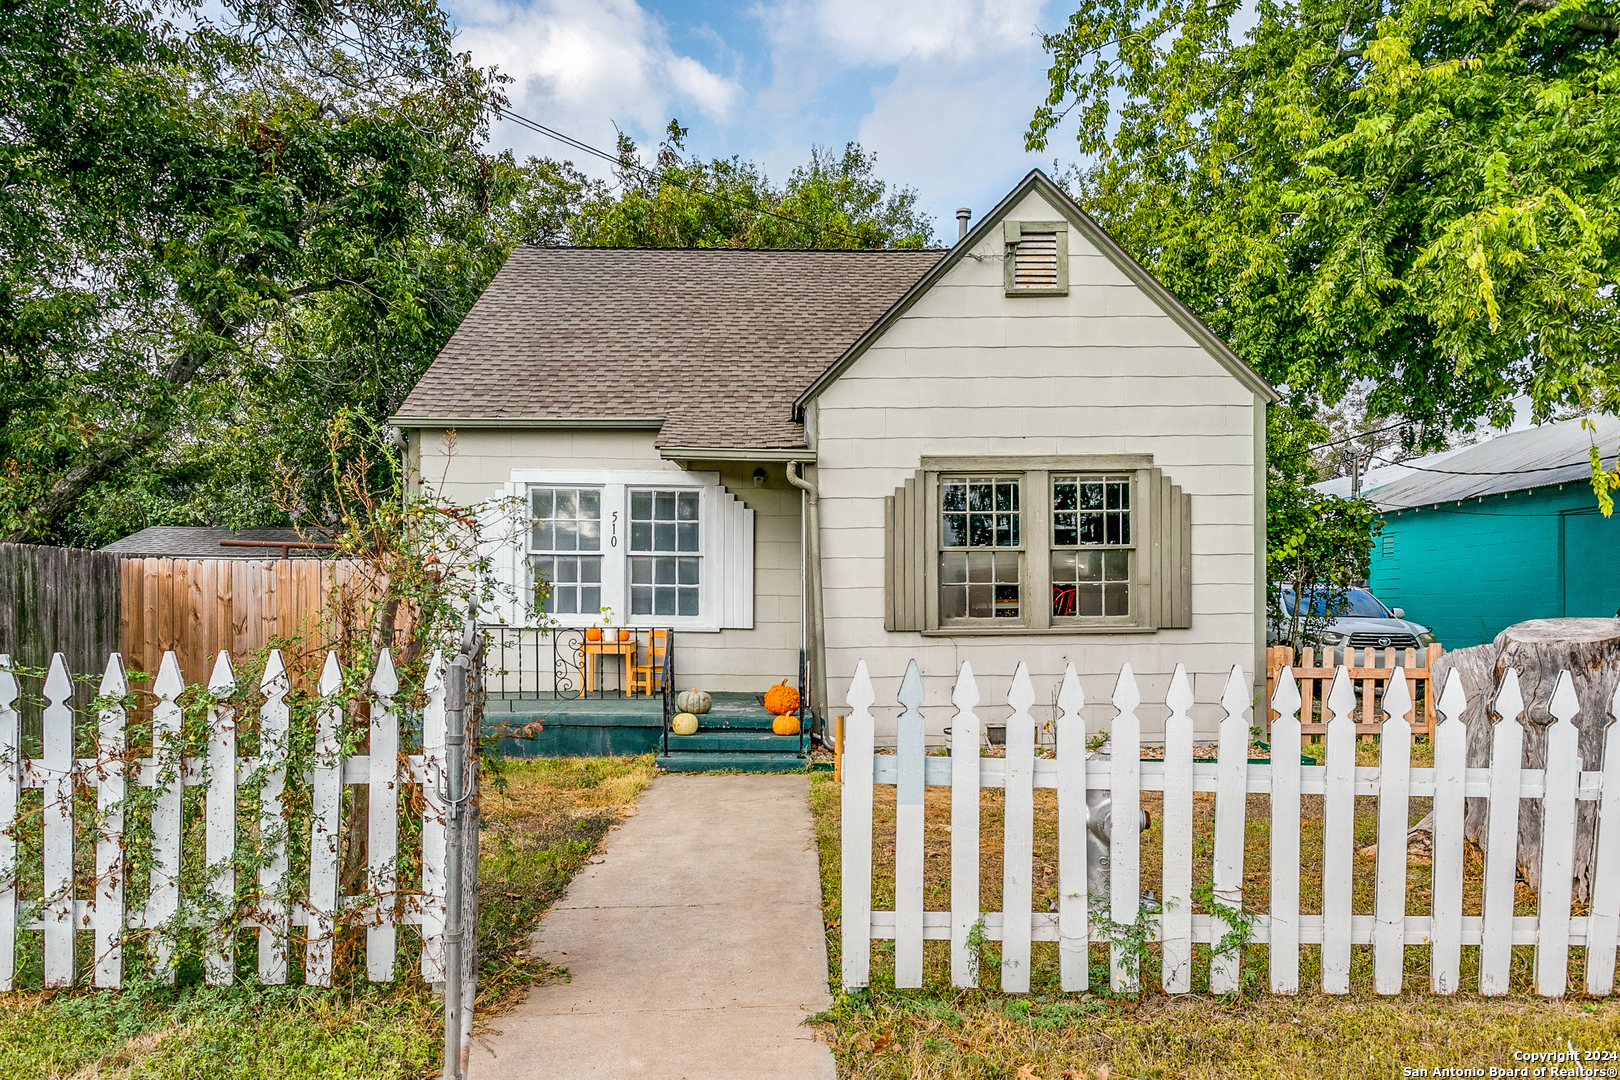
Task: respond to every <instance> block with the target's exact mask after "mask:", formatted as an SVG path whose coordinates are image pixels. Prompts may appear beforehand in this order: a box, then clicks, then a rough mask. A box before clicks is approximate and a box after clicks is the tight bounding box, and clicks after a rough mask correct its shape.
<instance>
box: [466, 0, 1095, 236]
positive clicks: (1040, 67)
mask: <svg viewBox="0 0 1620 1080" xmlns="http://www.w3.org/2000/svg"><path fill="white" fill-rule="evenodd" d="M449 10H450V12H451V16H452V18H453V19H454V21H455V23H456V25H457V27H458V28H459V32H460V36H459V38H458V43H457V47H458V48H460V49H464V50H466V51H469V52H471V53H472V56H473V60H474V62H475V63H478V64H483V65H491V64H493V65H496V66H498V67H499V68H500V69H501V70H502V71H504V72H506V73H507V74H508V75H510V76H512V77H513V78H514V79H515V80H516V82H515V83H514V84H513V85H512V86H511V87H510V89H509V92H510V95H511V98H512V103H513V106H514V108H515V109H516V110H517V111H518V112H520V113H522V114H524V115H525V116H529V117H531V118H533V119H535V120H538V121H540V122H541V123H544V124H547V125H549V126H551V127H555V128H557V129H559V130H561V131H564V132H566V133H568V134H570V135H572V136H574V137H576V138H579V139H582V140H584V141H585V142H588V143H591V144H593V145H596V146H600V147H603V148H608V149H610V148H611V147H612V145H613V140H614V127H615V125H617V126H618V127H619V128H620V129H622V130H624V131H626V132H627V133H629V134H630V135H631V136H632V137H634V138H636V140H637V141H638V142H639V143H641V144H642V145H643V146H649V145H651V144H652V143H654V142H656V141H657V139H658V136H659V134H660V133H661V132H662V130H663V127H664V125H665V123H667V122H668V120H669V118H670V117H672V116H674V117H679V118H680V120H681V123H682V124H684V125H686V126H687V127H689V128H690V129H691V135H690V136H689V139H688V144H687V145H688V149H689V150H691V151H694V152H696V153H699V154H702V155H704V156H729V155H731V154H740V155H742V156H743V157H744V158H748V159H752V160H753V161H756V162H758V163H759V164H760V165H761V166H763V167H764V168H765V170H766V172H767V173H768V174H769V175H770V176H771V178H772V179H773V180H778V181H780V180H781V179H782V178H784V177H785V176H786V174H787V173H788V171H789V170H790V169H791V168H792V167H793V166H794V165H796V164H799V163H800V162H802V161H804V160H805V159H807V158H808V157H809V152H810V147H811V146H812V145H821V146H831V147H834V148H839V147H842V146H843V145H844V144H845V143H846V142H850V141H852V140H853V141H857V142H859V143H861V144H862V146H864V147H865V148H866V149H867V150H870V151H874V152H876V154H877V155H878V164H877V168H878V173H879V175H881V176H882V177H883V178H884V179H886V180H888V181H890V182H891V183H894V184H903V185H909V186H911V187H914V188H916V189H917V192H918V195H919V201H920V203H921V205H922V207H923V209H924V210H925V211H926V212H927V213H929V214H931V215H932V216H933V217H934V227H935V233H936V236H937V237H938V238H940V239H942V240H945V241H947V242H948V241H949V240H951V239H954V238H955V232H956V221H955V210H956V207H958V206H969V207H972V208H973V209H974V211H975V213H976V214H977V213H982V212H983V211H985V210H988V209H989V208H990V207H991V206H993V205H994V204H995V203H996V202H997V201H998V200H999V199H1000V197H1001V196H1002V195H1004V194H1005V193H1006V191H1007V190H1008V189H1009V188H1011V187H1012V185H1013V184H1015V183H1016V182H1017V181H1018V179H1019V178H1020V177H1021V176H1023V175H1024V173H1026V172H1027V171H1028V170H1029V169H1030V168H1031V167H1033V166H1036V165H1040V166H1043V167H1046V168H1048V169H1050V168H1051V166H1052V160H1053V158H1054V157H1058V158H1061V159H1064V160H1068V159H1070V158H1072V157H1073V154H1072V153H1071V152H1070V150H1069V145H1068V142H1069V140H1068V138H1067V137H1066V138H1064V139H1062V140H1055V141H1054V144H1053V146H1052V147H1051V148H1050V150H1049V151H1048V152H1047V153H1045V154H1041V155H1033V154H1027V153H1025V152H1024V150H1023V133H1024V129H1025V127H1026V125H1027V124H1028V122H1029V116H1030V114H1031V112H1033V110H1034V108H1035V106H1036V105H1037V104H1038V103H1039V102H1040V101H1041V99H1042V98H1043V96H1044V94H1045V72H1046V64H1047V61H1046V56H1045V53H1044V52H1043V51H1042V49H1041V47H1040V41H1039V37H1038V35H1039V33H1040V32H1041V31H1043V30H1045V31H1050V30H1054V29H1057V28H1058V27H1059V26H1061V25H1062V21H1063V19H1064V17H1065V15H1066V14H1067V11H1068V10H1069V9H1068V8H1066V7H1065V5H1064V4H1063V3H1061V2H1054V3H1043V2H1042V0H932V2H929V0H639V2H638V0H451V2H450V5H449ZM494 139H495V141H496V143H497V144H498V145H501V146H505V147H511V148H512V149H513V150H515V151H517V152H518V153H519V154H520V155H527V154H531V153H532V154H540V155H548V156H553V157H563V156H569V157H572V159H573V160H574V162H575V164H576V165H579V166H581V167H582V168H585V169H587V171H590V172H592V173H594V174H596V175H601V174H602V173H601V171H600V169H599V167H598V166H599V165H600V163H592V162H590V161H589V160H588V159H584V158H582V157H581V156H580V155H579V154H578V153H577V152H570V151H568V150H566V149H565V148H563V147H561V146H559V145H557V144H555V143H551V142H549V140H547V139H545V138H544V137H543V136H540V135H536V134H532V133H530V132H528V131H525V130H524V129H522V128H519V127H517V126H516V125H512V124H504V123H503V124H499V125H497V127H496V130H495V132H494Z"/></svg>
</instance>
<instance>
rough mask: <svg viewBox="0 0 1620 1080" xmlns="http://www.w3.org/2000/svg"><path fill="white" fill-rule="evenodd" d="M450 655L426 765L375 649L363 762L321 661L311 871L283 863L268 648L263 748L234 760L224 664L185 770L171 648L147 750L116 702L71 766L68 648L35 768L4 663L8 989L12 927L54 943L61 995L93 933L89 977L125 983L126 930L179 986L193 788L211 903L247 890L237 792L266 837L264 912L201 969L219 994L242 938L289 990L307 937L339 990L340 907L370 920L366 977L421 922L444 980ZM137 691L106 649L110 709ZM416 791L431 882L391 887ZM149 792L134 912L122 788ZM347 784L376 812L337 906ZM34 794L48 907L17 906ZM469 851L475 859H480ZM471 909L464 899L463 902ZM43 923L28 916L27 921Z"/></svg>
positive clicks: (3, 919)
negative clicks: (342, 735)
mask: <svg viewBox="0 0 1620 1080" xmlns="http://www.w3.org/2000/svg"><path fill="white" fill-rule="evenodd" d="M443 672H444V661H443V657H442V656H440V655H438V654H435V655H434V657H433V658H432V662H431V664H430V667H429V670H428V675H427V685H426V690H427V704H426V707H425V709H424V711H423V714H422V745H423V747H424V752H423V753H421V754H410V755H401V754H400V753H399V744H400V717H399V712H398V710H397V709H396V708H395V705H394V701H393V696H394V695H395V694H396V693H397V692H398V690H399V681H398V678H397V677H396V675H395V671H394V665H393V661H392V658H391V657H390V655H389V653H388V652H387V651H386V650H384V651H383V653H382V654H381V656H380V658H379V660H378V663H377V666H376V669H375V672H374V674H373V678H372V679H371V684H370V689H371V692H372V693H371V700H370V715H369V722H370V730H369V736H370V743H369V753H366V754H356V755H350V756H347V757H344V756H342V755H341V754H340V749H341V748H340V743H339V732H340V727H341V721H342V715H341V710H342V705H340V704H339V701H338V693H339V690H340V689H341V686H342V677H341V672H340V669H339V665H338V659H337V656H336V655H335V654H332V653H328V654H327V657H326V662H325V666H324V667H323V669H322V672H321V676H320V683H319V686H318V691H319V694H320V695H321V698H322V699H323V704H322V705H321V706H320V708H319V711H318V722H317V731H316V737H315V739H316V742H315V754H314V767H313V769H311V770H310V771H309V772H308V773H306V775H305V776H304V777H303V780H304V782H305V783H307V784H308V785H309V788H310V793H311V803H312V821H311V826H310V828H311V836H310V840H311V842H310V844H309V851H310V858H309V865H308V866H307V867H297V868H294V867H290V866H289V865H288V858H287V854H286V852H287V843H286V835H287V832H286V828H285V827H284V825H283V813H282V810H283V806H282V794H283V792H284V790H285V787H286V783H287V770H286V759H287V745H288V743H287V740H288V734H289V708H288V703H287V700H286V699H287V695H288V693H289V692H290V691H291V683H290V681H289V678H288V673H287V670H286V667H285V664H284V662H283V660H282V657H281V654H280V653H279V652H272V653H271V654H270V656H269V660H268V662H267V664H266V666H265V670H264V677H263V679H262V680H261V681H260V685H259V691H260V696H261V697H262V699H263V703H262V704H261V705H260V706H259V710H258V711H259V730H260V740H259V741H260V744H261V753H260V754H259V755H258V756H257V757H256V758H241V757H239V756H238V753H237V731H236V722H235V721H236V717H235V715H234V711H233V709H232V707H231V706H230V705H229V704H228V703H226V701H225V700H224V699H225V698H226V697H228V696H229V695H230V694H231V693H232V692H233V691H234V689H235V676H234V674H233V672H232V670H231V663H230V657H229V655H228V654H226V653H223V652H222V653H220V654H219V657H218V660H217V662H216V663H215V665H214V671H213V677H212V678H211V679H210V680H209V685H208V689H209V690H210V692H211V693H212V694H213V695H214V698H215V701H216V704H214V705H212V706H210V708H209V739H208V747H207V753H206V756H203V757H188V758H184V759H183V760H182V759H180V758H178V757H177V756H176V755H175V754H173V753H172V752H170V747H171V746H172V743H173V740H174V739H175V738H176V736H177V734H178V732H179V731H180V724H181V718H182V706H181V704H180V703H179V701H178V700H177V699H178V698H179V697H180V695H181V693H182V692H183V691H184V690H185V683H184V680H183V679H182V677H181V674H180V666H179V663H178V662H177V660H176V657H175V654H174V653H172V652H169V653H165V654H164V655H163V659H162V662H161V665H160V666H159V669H158V674H157V678H156V680H155V681H154V683H153V687H152V691H153V694H154V696H155V698H156V701H155V703H154V705H153V708H152V741H153V744H154V745H153V754H152V756H151V757H148V758H137V759H133V760H132V759H131V758H130V757H129V755H128V754H127V753H126V751H127V743H126V722H127V719H128V717H127V710H126V709H124V708H122V707H110V708H105V709H103V710H101V711H100V713H99V715H98V716H97V717H96V718H95V722H96V724H97V727H96V745H97V755H96V756H95V757H93V758H76V757H75V756H74V724H75V716H74V711H73V709H72V707H71V706H70V705H69V704H68V702H69V700H70V698H71V697H72V694H73V685H72V681H71V679H70V676H69V673H68V669H67V665H66V663H65V661H64V659H63V657H62V655H61V654H60V653H58V654H56V655H55V656H54V657H53V658H52V660H51V665H50V669H49V671H48V673H47V676H46V679H45V685H44V697H45V699H46V702H47V704H46V706H45V709H44V714H43V752H42V756H40V757H38V758H26V757H24V756H23V753H22V741H21V730H20V727H21V725H20V716H19V712H18V708H17V703H18V698H19V686H18V681H17V678H16V676H15V674H14V672H13V671H12V670H11V669H10V663H9V660H8V658H6V657H4V656H0V990H9V989H11V988H12V985H13V981H14V979H15V976H16V958H17V951H18V950H17V949H16V948H15V947H14V946H15V944H16V943H17V942H18V935H19V934H20V933H26V932H32V931H38V932H41V933H42V934H43V936H44V942H43V963H44V983H45V985H46V986H48V987H55V986H67V985H70V984H71V983H72V982H73V978H74V971H75V957H74V938H75V931H80V930H93V931H94V932H95V945H94V950H95V951H94V957H93V963H94V983H95V985H96V986H100V987H116V986H119V985H121V983H122V982H123V978H124V956H123V946H124V943H125V940H126V935H127V932H129V931H145V932H148V933H149V936H150V944H149V948H148V953H147V955H148V959H149V963H150V968H151V972H152V974H153V976H154V977H157V978H160V979H164V980H167V981H170V982H172V981H173V980H174V978H175V970H174V964H173V962H172V942H171V941H170V940H169V939H168V938H166V937H165V934H164V930H165V928H172V927H173V926H174V925H175V920H176V919H177V918H178V919H179V920H181V921H189V922H191V923H192V924H197V923H199V922H200V919H199V918H198V917H197V916H196V915H190V916H188V915H187V914H186V911H187V910H188V909H187V906H186V905H185V902H184V901H185V898H182V896H181V883H180V871H181V841H182V837H183V836H184V825H185V822H184V821H183V820H182V808H183V805H184V800H183V799H182V789H183V787H190V786H201V787H202V788H203V789H204V793H203V805H204V808H205V809H204V811H203V813H204V817H205V822H204V836H205V853H204V854H205V861H206V865H207V868H208V890H209V892H210V894H211V896H212V897H213V898H214V899H215V900H216V901H217V904H218V905H220V906H223V907H225V908H229V907H231V906H232V905H234V902H235V897H236V894H237V889H236V885H237V882H236V873H235V869H234V857H235V855H236V853H237V841H238V836H237V828H238V821H237V810H238V796H239V793H240V790H241V788H242V787H243V786H244V785H249V784H255V783H256V785H257V787H258V800H257V802H258V807H259V821H258V827H257V829H256V830H255V831H256V839H257V843H258V844H259V854H260V857H261V858H260V862H261V863H262V866H261V868H260V870H259V881H258V889H257V892H256V896H257V898H258V899H257V902H256V904H255V910H253V911H252V912H251V913H248V915H247V916H246V917H244V918H241V919H240V920H238V921H237V922H236V923H235V925H234V926H233V925H225V926H215V927H213V928H212V930H211V944H210V945H209V948H208V952H207V955H206V956H205V958H204V967H205V978H206V980H207V981H208V982H209V983H215V984H229V983H230V982H232V980H233V972H234V968H235V955H234V942H235V938H236V932H237V931H240V930H251V929H253V928H257V929H258V954H259V955H258V975H259V979H260V980H261V981H263V982H264V983H267V984H282V983H285V982H286V981H287V976H288V957H287V942H288V939H289V934H290V928H291V927H294V926H298V927H304V928H306V931H305V932H306V935H307V945H306V948H305V952H304V981H305V983H306V984H309V985H315V986H327V985H330V984H331V980H332V974H333V962H334V955H333V951H334V950H333V945H334V932H335V929H336V927H337V923H338V920H339V917H340V913H342V915H343V917H344V918H349V917H351V916H352V917H353V918H354V919H355V920H356V921H357V922H358V923H359V924H361V925H364V926H365V928H366V929H365V934H366V945H365V958H366V973H367V976H368V978H370V979H371V980H372V981H374V982H385V981H389V980H391V979H393V978H394V977H395V951H396V943H397V941H396V936H397V935H396V932H397V929H398V927H400V926H402V925H416V926H420V927H421V934H422V939H423V948H422V953H421V968H422V978H423V979H424V980H426V981H428V982H430V983H436V982H440V981H442V980H443V979H444V971H443V967H444V933H445V844H446V814H445V808H444V805H443V800H442V798H441V789H442V787H443V773H444V742H445V712H444V710H445V698H444V678H443ZM127 690H128V684H127V680H126V678H125V673H124V664H123V660H122V658H121V657H120V656H119V655H118V654H117V653H114V654H113V655H112V656H111V657H110V658H109V660H108V662H107V668H106V673H105V675H104V676H103V678H102V680H101V688H100V695H99V696H100V698H101V699H103V700H114V699H121V698H123V697H124V696H125V695H126V693H127ZM413 783H415V784H421V785H422V791H423V799H424V803H425V810H424V812H423V819H422V832H421V845H422V860H421V865H422V882H421V888H420V891H418V890H417V889H416V888H415V885H414V883H403V882H400V881H398V880H397V857H398V855H399V811H400V796H401V785H403V784H413ZM131 784H134V785H140V786H144V787H151V788H156V789H158V790H157V793H156V795H155V797H154V799H153V802H152V810H151V822H150V825H151V847H152V865H151V870H150V877H149V880H148V882H147V885H148V891H147V899H146V903H145V904H144V905H143V906H142V907H141V908H140V909H138V910H137V909H134V908H132V907H131V906H129V905H126V904H125V901H124V893H125V888H126V885H127V884H128V881H127V878H128V871H127V869H126V867H125V865H124V858H125V849H124V841H125V831H126V821H125V810H124V807H125V795H126V792H127V790H128V785H131ZM344 785H364V786H367V787H368V788H369V795H370V798H369V799H368V801H367V815H368V819H367V859H368V881H367V888H368V893H367V894H366V895H362V896H339V895H338V884H339V880H338V870H339V863H338V860H339V841H340V833H341V828H342V807H343V792H342V788H343V786H344ZM76 786H77V787H81V788H83V787H90V788H93V789H94V790H95V792H96V801H97V806H98V814H97V815H96V818H97V820H95V821H93V822H88V823H86V822H81V823H80V828H81V830H83V829H84V828H85V826H86V825H89V826H90V831H92V832H93V834H94V836H95V841H94V843H95V880H94V887H93V889H92V890H90V891H91V895H89V896H77V895H75V874H74V828H75V823H74V799H73V795H74V789H75V787H76ZM24 788H42V789H43V790H44V794H43V826H42V832H43V868H42V869H43V889H42V893H41V894H40V896H38V897H34V898H24V897H23V896H21V895H20V890H19V886H18V871H19V866H18V849H19V845H18V836H17V828H18V822H17V817H18V808H19V802H20V800H21V793H22V790H23V789H24ZM476 861H477V860H476V858H475V859H473V860H472V862H473V863H476ZM303 872H307V874H308V877H307V883H308V888H307V895H308V901H307V902H304V901H301V900H300V901H291V902H289V900H288V897H289V896H290V895H291V894H292V891H291V890H290V889H289V885H290V875H292V874H296V873H303ZM469 907H471V905H469ZM36 910H37V911H38V913H39V917H38V918H32V919H28V921H23V919H24V917H25V916H27V915H28V914H29V913H30V912H33V911H36Z"/></svg>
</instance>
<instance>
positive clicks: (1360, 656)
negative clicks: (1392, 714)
mask: <svg viewBox="0 0 1620 1080" xmlns="http://www.w3.org/2000/svg"><path fill="white" fill-rule="evenodd" d="M1335 653H1337V655H1335ZM1444 653H1445V650H1444V649H1443V648H1441V647H1440V646H1439V645H1430V646H1427V647H1426V648H1425V649H1424V650H1423V651H1422V652H1419V651H1418V650H1416V649H1372V648H1366V649H1362V648H1347V649H1338V650H1334V649H1332V648H1324V649H1322V651H1321V655H1320V656H1318V655H1317V653H1316V650H1315V649H1314V648H1311V647H1308V646H1307V647H1306V648H1303V649H1301V650H1300V651H1299V657H1298V659H1297V660H1296V659H1295V657H1294V650H1293V647H1292V646H1289V645H1272V646H1270V647H1269V648H1267V649H1266V700H1267V701H1268V702H1269V701H1270V700H1271V698H1272V695H1273V694H1275V693H1276V691H1277V676H1278V675H1279V674H1280V673H1281V672H1282V670H1283V669H1284V668H1291V669H1292V670H1293V672H1294V682H1295V683H1296V684H1297V685H1298V686H1299V691H1300V712H1299V718H1300V724H1299V730H1300V733H1301V734H1303V735H1305V736H1307V737H1308V738H1310V740H1311V741H1312V742H1316V741H1318V740H1319V739H1320V738H1321V737H1322V735H1323V733H1324V732H1325V731H1326V720H1325V716H1326V707H1327V695H1328V689H1329V688H1330V687H1331V686H1332V685H1333V680H1334V679H1335V678H1336V677H1337V676H1338V673H1339V669H1340V668H1341V667H1342V668H1345V669H1346V670H1347V671H1348V672H1349V674H1350V681H1351V684H1352V685H1353V686H1359V687H1360V688H1361V710H1360V713H1359V715H1358V717H1357V723H1356V731H1357V732H1358V733H1359V734H1360V735H1361V736H1362V738H1364V739H1369V740H1370V739H1371V738H1372V736H1374V735H1376V734H1377V733H1378V717H1377V701H1378V693H1379V687H1381V686H1386V685H1388V683H1389V680H1390V679H1392V678H1394V676H1395V673H1396V672H1397V671H1398V672H1400V673H1401V674H1402V675H1404V676H1406V681H1407V684H1408V685H1407V690H1408V691H1409V692H1410V694H1411V697H1412V700H1413V701H1415V702H1416V703H1417V713H1416V715H1415V716H1414V717H1413V718H1412V734H1414V735H1424V736H1429V737H1433V735H1434V725H1435V715H1434V680H1433V679H1432V678H1430V677H1429V673H1430V672H1431V671H1433V670H1434V665H1435V663H1436V662H1437V661H1438V660H1439V659H1440V657H1441V656H1442V655H1444ZM1318 717H1322V719H1318Z"/></svg>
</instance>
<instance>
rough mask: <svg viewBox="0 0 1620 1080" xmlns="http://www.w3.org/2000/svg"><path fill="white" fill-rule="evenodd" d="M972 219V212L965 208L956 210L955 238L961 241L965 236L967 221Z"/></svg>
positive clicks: (960, 207)
mask: <svg viewBox="0 0 1620 1080" xmlns="http://www.w3.org/2000/svg"><path fill="white" fill-rule="evenodd" d="M972 217H973V211H972V210H969V209H968V208H967V207H965V206H959V207H957V209H956V238H957V239H958V240H961V239H963V238H965V237H966V236H967V230H968V220H969V219H970V218H972Z"/></svg>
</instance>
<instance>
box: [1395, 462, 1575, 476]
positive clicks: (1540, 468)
mask: <svg viewBox="0 0 1620 1080" xmlns="http://www.w3.org/2000/svg"><path fill="white" fill-rule="evenodd" d="M1373 460H1375V461H1376V460H1378V459H1377V458H1374V459H1373ZM1591 463H1592V459H1591V458H1582V459H1581V460H1579V461H1571V462H1569V463H1568V464H1565V465H1537V466H1535V467H1534V468H1528V469H1510V470H1508V471H1506V472H1464V471H1462V470H1460V469H1436V468H1434V467H1433V466H1429V465H1413V464H1412V463H1411V462H1410V461H1386V462H1384V464H1385V465H1391V466H1393V465H1399V466H1401V467H1402V468H1403V469H1416V470H1417V471H1418V472H1429V473H1442V474H1444V475H1446V476H1522V475H1524V474H1525V473H1537V472H1559V471H1561V470H1563V469H1573V468H1574V467H1575V466H1577V465H1590V464H1591Z"/></svg>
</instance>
